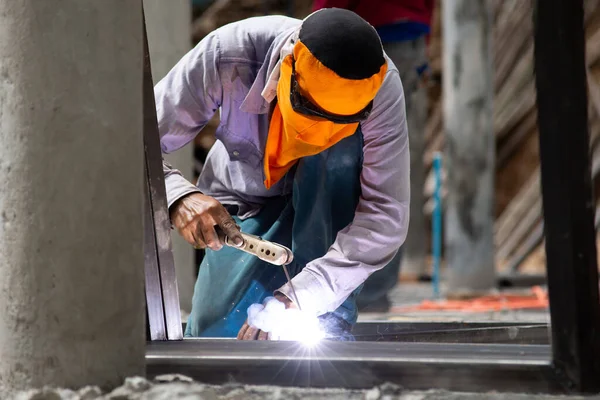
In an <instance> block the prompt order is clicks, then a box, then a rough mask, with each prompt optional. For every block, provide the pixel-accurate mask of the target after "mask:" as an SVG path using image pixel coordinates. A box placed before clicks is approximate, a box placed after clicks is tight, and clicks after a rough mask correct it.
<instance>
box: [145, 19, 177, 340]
mask: <svg viewBox="0 0 600 400" xmlns="http://www.w3.org/2000/svg"><path fill="white" fill-rule="evenodd" d="M143 100H144V109H143V112H144V149H145V160H146V165H145V170H146V177H147V183H148V186H149V188H150V190H149V207H147V208H146V212H150V213H151V218H152V221H153V232H149V229H146V232H145V233H146V235H150V234H151V233H153V235H154V237H153V240H154V244H155V249H154V250H153V249H151V248H148V246H145V248H144V252H145V255H146V260H147V264H146V272H147V273H150V274H154V269H155V264H157V265H158V272H159V274H158V275H159V278H160V287H161V292H160V293H161V295H160V297H159V299H161V301H162V306H163V313H164V320H165V327H166V334H167V339H168V340H180V339H182V338H183V332H182V331H181V311H180V308H179V293H178V290H177V278H176V275H175V264H174V261H173V253H172V252H171V232H170V226H171V223H170V221H169V212H168V208H167V194H166V189H165V181H164V175H163V170H162V154H161V150H160V139H159V133H158V122H157V117H156V105H155V100H154V85H153V84H152V68H151V66H150V54H149V51H148V37H147V34H146V23H145V21H144V82H143ZM146 220H149V219H148V217H147V216H146ZM145 243H148V244H149V243H150V239H149V236H147V237H146V241H145ZM150 247H151V246H150ZM152 253H155V255H153V254H152ZM147 280H148V278H147ZM150 289H151V290H150V291H148V290H147V291H146V296H147V305H148V317H149V318H150V317H151V316H154V315H156V314H157V313H158V312H159V311H158V309H156V307H157V306H156V302H157V301H158V300H157V299H156V296H157V295H158V291H157V290H156V289H155V288H154V287H152V288H150ZM152 318H154V317H152ZM154 322H155V323H157V322H156V320H155V321H154ZM149 323H150V325H151V326H152V321H149ZM150 333H151V334H152V328H151V329H150ZM156 340H159V339H158V338H157V339H156Z"/></svg>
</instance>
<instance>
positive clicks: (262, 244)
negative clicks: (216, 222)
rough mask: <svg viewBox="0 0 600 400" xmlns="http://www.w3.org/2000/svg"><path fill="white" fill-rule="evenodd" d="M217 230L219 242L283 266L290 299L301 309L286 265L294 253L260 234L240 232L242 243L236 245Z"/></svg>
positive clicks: (292, 258)
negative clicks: (290, 292) (291, 296)
mask: <svg viewBox="0 0 600 400" xmlns="http://www.w3.org/2000/svg"><path fill="white" fill-rule="evenodd" d="M217 228H218V227H217ZM217 232H218V234H219V237H220V238H221V242H222V243H223V244H224V245H226V246H229V247H233V248H234V249H238V250H241V251H243V252H246V253H248V254H252V255H254V256H256V257H258V258H259V259H261V260H263V261H266V262H268V263H270V264H273V265H279V266H281V267H282V268H283V272H284V273H285V277H286V278H287V281H288V284H289V285H290V289H291V290H292V295H293V296H294V298H293V299H292V300H293V301H294V302H295V303H296V306H298V309H299V310H301V308H300V303H299V302H298V297H297V296H296V290H295V289H294V284H293V283H292V279H291V277H290V273H289V271H288V269H287V266H288V265H289V264H290V263H291V262H292V261H293V260H294V254H293V253H292V251H291V250H290V249H288V248H287V247H285V246H283V245H281V244H278V243H274V242H270V241H268V240H265V239H263V238H261V237H260V236H255V235H251V234H249V233H244V232H240V233H241V235H242V238H243V239H244V244H243V245H241V246H236V245H235V243H233V240H231V239H230V238H229V237H228V236H227V235H225V234H224V233H223V231H222V230H221V229H218V231H217Z"/></svg>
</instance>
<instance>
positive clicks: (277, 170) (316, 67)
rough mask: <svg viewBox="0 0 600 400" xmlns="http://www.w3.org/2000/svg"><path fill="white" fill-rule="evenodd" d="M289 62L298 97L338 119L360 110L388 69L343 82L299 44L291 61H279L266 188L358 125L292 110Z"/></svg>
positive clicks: (270, 132)
mask: <svg viewBox="0 0 600 400" xmlns="http://www.w3.org/2000/svg"><path fill="white" fill-rule="evenodd" d="M293 60H295V63H296V64H295V69H296V79H297V82H298V84H299V86H300V88H303V89H304V90H303V91H302V94H303V95H304V96H305V97H306V98H307V99H309V100H310V101H311V102H312V103H313V104H315V105H317V106H318V107H319V108H321V109H323V110H327V111H328V112H330V113H332V114H337V115H353V114H355V113H357V112H359V111H360V110H362V109H363V108H364V107H365V106H366V105H367V104H368V103H369V102H370V101H371V100H373V98H374V97H375V95H376V94H377V91H378V90H379V87H380V86H381V83H382V82H383V78H384V76H385V72H386V71H387V64H384V65H383V66H382V67H381V69H380V71H379V73H377V74H375V75H373V76H372V77H370V78H367V79H361V80H351V79H344V78H341V77H340V76H338V75H337V74H336V73H335V72H333V71H332V70H330V69H329V68H327V67H326V66H324V65H323V64H322V63H321V62H320V61H319V60H317V59H316V58H315V57H314V56H313V55H312V54H311V52H310V50H308V48H306V46H305V45H304V44H303V43H302V42H301V41H298V42H297V43H296V45H295V46H294V50H293V58H292V56H291V55H289V56H287V57H285V58H284V59H283V61H282V63H281V72H280V77H279V82H278V84H277V104H276V105H275V107H274V110H273V115H272V116H271V121H270V125H269V134H268V136H267V143H266V148H265V156H264V172H265V182H264V184H265V187H266V188H267V189H269V188H270V187H271V186H273V185H274V184H275V183H277V182H278V181H279V180H280V179H281V178H282V177H283V176H284V175H285V174H286V173H287V172H288V171H289V170H290V168H291V167H292V166H293V165H294V164H295V163H296V161H297V160H298V159H300V158H302V157H308V156H312V155H315V154H318V153H320V152H322V151H324V150H326V149H328V148H329V147H331V146H333V145H334V144H336V143H337V142H339V141H340V140H342V139H344V138H345V137H348V136H350V135H352V134H353V133H354V132H356V130H357V129H358V125H359V123H358V122H355V123H349V124H336V123H334V122H331V121H328V120H326V119H324V118H319V117H315V116H309V115H304V114H300V113H297V112H295V111H294V110H293V109H292V104H291V100H290V86H291V77H292V62H293ZM306 77H308V78H309V79H306Z"/></svg>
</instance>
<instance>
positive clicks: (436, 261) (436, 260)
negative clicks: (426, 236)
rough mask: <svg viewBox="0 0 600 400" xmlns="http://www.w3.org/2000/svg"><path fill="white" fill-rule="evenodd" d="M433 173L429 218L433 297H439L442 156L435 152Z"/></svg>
mask: <svg viewBox="0 0 600 400" xmlns="http://www.w3.org/2000/svg"><path fill="white" fill-rule="evenodd" d="M433 171H434V174H435V189H434V192H433V199H434V206H433V215H432V218H431V223H432V227H431V234H432V241H431V242H432V245H433V246H432V247H433V251H432V253H433V273H432V274H431V277H432V279H431V282H432V284H433V296H434V297H435V298H438V297H440V260H441V258H442V193H441V192H442V155H441V153H439V152H436V153H435V154H434V155H433Z"/></svg>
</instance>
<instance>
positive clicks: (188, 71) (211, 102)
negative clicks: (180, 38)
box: [154, 33, 223, 207]
mask: <svg viewBox="0 0 600 400" xmlns="http://www.w3.org/2000/svg"><path fill="white" fill-rule="evenodd" d="M219 52H220V49H219V40H218V36H217V35H216V34H215V33H211V34H209V35H208V36H206V37H205V38H204V39H203V40H202V41H200V43H198V44H197V45H196V47H194V48H193V49H192V50H190V51H189V52H188V53H187V54H186V55H185V56H184V57H183V58H182V59H181V60H180V61H179V62H178V63H177V64H176V65H175V66H174V67H173V69H171V71H169V73H168V74H167V75H166V76H165V77H164V78H163V79H161V81H160V82H158V84H156V86H155V87H154V98H155V101H156V113H157V119H158V130H159V134H160V145H161V150H162V153H163V154H169V153H171V152H173V151H175V150H178V149H180V148H182V147H183V146H185V145H186V144H188V143H189V142H191V141H192V140H193V139H194V138H195V137H196V135H197V134H198V132H200V130H201V129H202V128H204V126H206V124H207V123H208V122H209V121H210V119H211V118H212V116H213V115H214V114H215V112H216V111H217V109H218V108H219V107H220V104H221V99H222V92H223V89H222V85H221V81H220V78H219V54H220V53H219ZM163 172H164V174H165V186H166V190H167V203H168V206H169V207H171V205H172V204H173V203H174V202H175V201H177V200H178V199H179V198H181V197H183V196H185V195H186V194H189V193H192V192H199V190H198V188H197V187H196V186H195V185H193V184H192V183H191V182H189V181H188V180H186V179H185V178H184V177H183V175H182V174H181V173H180V172H179V171H178V170H176V169H174V168H173V167H172V166H171V165H170V164H169V163H167V162H165V161H164V160H163Z"/></svg>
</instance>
